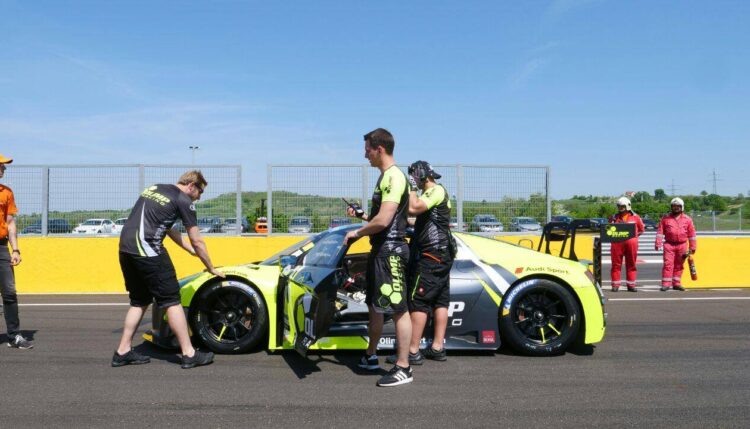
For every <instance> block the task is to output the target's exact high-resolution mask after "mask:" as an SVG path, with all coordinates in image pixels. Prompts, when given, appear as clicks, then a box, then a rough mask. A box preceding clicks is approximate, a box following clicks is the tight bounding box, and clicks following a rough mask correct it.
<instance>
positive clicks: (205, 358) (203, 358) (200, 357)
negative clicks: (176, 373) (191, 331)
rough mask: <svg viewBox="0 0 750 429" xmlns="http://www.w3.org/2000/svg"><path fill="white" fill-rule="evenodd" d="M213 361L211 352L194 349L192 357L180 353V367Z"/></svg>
mask: <svg viewBox="0 0 750 429" xmlns="http://www.w3.org/2000/svg"><path fill="white" fill-rule="evenodd" d="M213 361H214V354H213V353H212V352H202V351H200V350H196V351H195V354H194V355H193V357H188V356H185V355H182V365H181V367H182V369H188V368H195V367H196V366H201V365H208V364H210V363H211V362H213Z"/></svg>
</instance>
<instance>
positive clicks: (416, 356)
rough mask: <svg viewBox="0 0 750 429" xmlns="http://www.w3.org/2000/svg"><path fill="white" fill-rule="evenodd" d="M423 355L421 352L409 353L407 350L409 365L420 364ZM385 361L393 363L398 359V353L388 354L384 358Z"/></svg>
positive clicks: (422, 360) (422, 361)
mask: <svg viewBox="0 0 750 429" xmlns="http://www.w3.org/2000/svg"><path fill="white" fill-rule="evenodd" d="M424 358H425V357H424V356H422V353H421V352H416V353H411V352H409V365H422V364H423V363H424ZM385 361H386V362H388V363H390V364H393V365H395V364H396V361H398V355H390V356H388V357H387V358H385Z"/></svg>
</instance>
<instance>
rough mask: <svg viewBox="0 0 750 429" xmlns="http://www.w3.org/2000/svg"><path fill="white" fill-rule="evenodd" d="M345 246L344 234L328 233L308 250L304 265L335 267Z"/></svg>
mask: <svg viewBox="0 0 750 429" xmlns="http://www.w3.org/2000/svg"><path fill="white" fill-rule="evenodd" d="M343 248H344V236H343V235H342V234H327V235H326V236H325V237H323V238H322V239H321V240H319V241H318V242H317V243H315V247H313V248H312V249H310V251H309V252H307V255H305V259H304V261H303V264H302V265H305V266H315V267H328V268H335V267H336V265H338V260H339V254H340V253H341V249H343Z"/></svg>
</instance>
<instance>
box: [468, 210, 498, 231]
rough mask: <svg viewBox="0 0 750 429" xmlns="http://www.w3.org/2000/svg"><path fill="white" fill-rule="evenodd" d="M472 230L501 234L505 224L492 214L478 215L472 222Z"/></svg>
mask: <svg viewBox="0 0 750 429" xmlns="http://www.w3.org/2000/svg"><path fill="white" fill-rule="evenodd" d="M471 230H472V231H479V232H500V231H502V230H503V224H502V223H501V222H500V221H499V220H497V218H496V217H495V216H494V215H491V214H478V215H476V216H474V219H472V221H471Z"/></svg>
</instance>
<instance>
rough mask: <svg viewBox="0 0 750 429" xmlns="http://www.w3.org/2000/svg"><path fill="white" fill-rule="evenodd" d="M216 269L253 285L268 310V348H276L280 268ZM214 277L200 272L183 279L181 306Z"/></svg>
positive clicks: (269, 266) (271, 266)
mask: <svg viewBox="0 0 750 429" xmlns="http://www.w3.org/2000/svg"><path fill="white" fill-rule="evenodd" d="M217 270H219V271H221V272H222V273H224V274H225V275H226V276H227V277H239V278H243V279H246V280H247V281H248V282H250V283H251V284H252V285H254V286H255V287H256V288H257V289H258V291H259V292H260V294H261V296H263V300H264V301H265V303H266V309H267V310H268V320H269V324H268V325H269V326H268V328H269V329H268V347H269V349H270V350H273V349H276V348H277V347H275V338H276V323H273V321H275V320H277V317H278V315H277V314H276V308H277V303H276V288H277V287H278V285H279V273H280V271H281V269H280V268H279V267H278V266H276V265H253V264H248V265H237V266H232V267H221V268H217ZM214 278H215V277H214V276H213V275H212V274H210V273H208V272H202V273H200V274H199V275H198V276H197V277H194V278H190V277H188V278H187V279H183V281H182V282H180V283H181V289H180V295H181V303H182V306H183V307H186V308H189V307H190V303H191V302H192V301H193V296H195V293H196V292H197V291H198V289H200V287H201V286H203V285H204V284H206V283H207V282H208V281H210V280H213V279H214Z"/></svg>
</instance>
